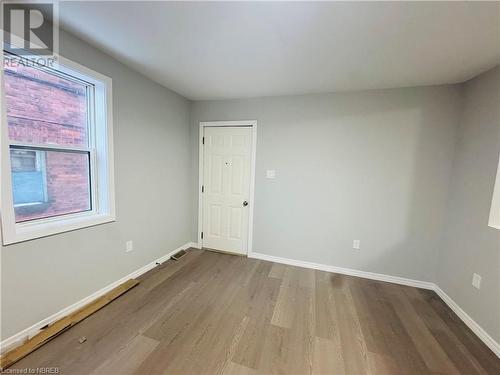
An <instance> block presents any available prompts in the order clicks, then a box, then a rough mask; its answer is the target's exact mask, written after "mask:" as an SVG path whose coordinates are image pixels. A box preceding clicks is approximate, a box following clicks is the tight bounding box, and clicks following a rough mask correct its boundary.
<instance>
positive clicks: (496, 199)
mask: <svg viewBox="0 0 500 375" xmlns="http://www.w3.org/2000/svg"><path fill="white" fill-rule="evenodd" d="M488 226H490V227H492V228H496V229H500V155H499V158H498V169H497V177H496V180H495V185H494V188H493V197H492V199H491V209H490V218H489V221H488Z"/></svg>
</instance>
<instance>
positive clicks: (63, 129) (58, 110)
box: [4, 63, 88, 147]
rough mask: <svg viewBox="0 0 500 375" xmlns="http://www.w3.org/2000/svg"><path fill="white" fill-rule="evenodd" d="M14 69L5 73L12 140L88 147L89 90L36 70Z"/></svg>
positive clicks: (15, 67)
mask: <svg viewBox="0 0 500 375" xmlns="http://www.w3.org/2000/svg"><path fill="white" fill-rule="evenodd" d="M11 65H12V66H6V67H5V69H4V71H5V98H6V104H7V122H8V125H9V138H10V140H12V141H18V142H22V143H28V144H42V145H43V144H53V145H60V146H68V145H75V146H84V147H85V146H87V145H88V129H87V86H86V85H85V84H83V83H80V82H77V81H73V80H71V79H69V78H65V77H62V76H59V75H56V74H52V73H48V72H46V71H43V70H40V69H36V68H33V67H24V66H22V65H14V63H13V64H11Z"/></svg>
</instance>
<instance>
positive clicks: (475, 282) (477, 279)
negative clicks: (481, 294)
mask: <svg viewBox="0 0 500 375" xmlns="http://www.w3.org/2000/svg"><path fill="white" fill-rule="evenodd" d="M472 286H473V287H474V288H476V289H481V276H479V275H478V274H477V273H474V274H472Z"/></svg>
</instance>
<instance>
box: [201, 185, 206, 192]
mask: <svg viewBox="0 0 500 375" xmlns="http://www.w3.org/2000/svg"><path fill="white" fill-rule="evenodd" d="M201 192H202V193H204V192H205V186H204V185H201Z"/></svg>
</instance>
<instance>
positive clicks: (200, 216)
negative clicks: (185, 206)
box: [198, 120, 257, 257]
mask: <svg viewBox="0 0 500 375" xmlns="http://www.w3.org/2000/svg"><path fill="white" fill-rule="evenodd" d="M207 127H219V128H222V127H246V128H251V129H252V145H251V148H250V149H251V161H250V196H249V198H248V199H249V200H250V204H249V205H248V208H249V211H248V236H247V237H248V238H247V257H248V256H250V255H251V254H252V238H253V213H254V200H255V198H254V196H255V158H256V154H257V121H256V120H241V121H201V122H200V129H199V140H198V159H199V160H198V248H202V247H203V240H202V238H201V232H202V231H203V193H202V192H201V188H202V186H203V184H204V181H203V175H204V173H203V172H204V171H203V166H204V164H203V154H204V153H203V134H204V131H205V128H207Z"/></svg>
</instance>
